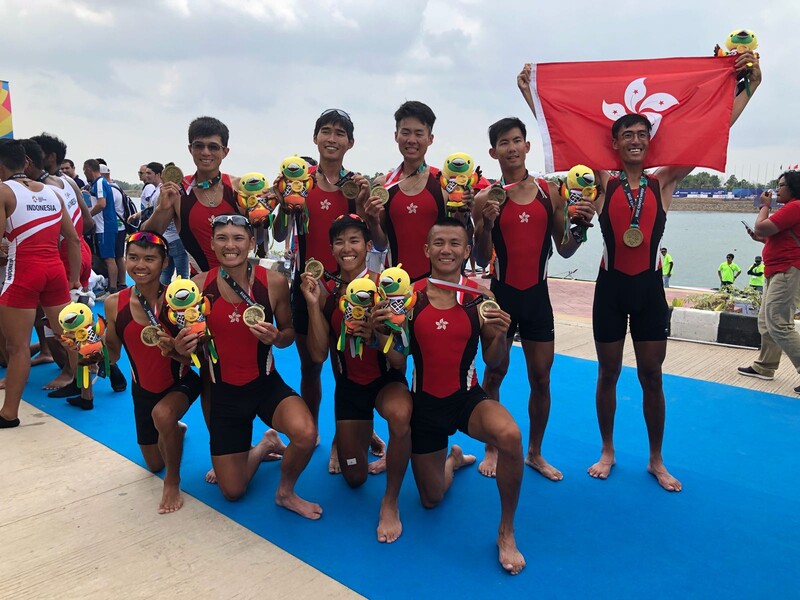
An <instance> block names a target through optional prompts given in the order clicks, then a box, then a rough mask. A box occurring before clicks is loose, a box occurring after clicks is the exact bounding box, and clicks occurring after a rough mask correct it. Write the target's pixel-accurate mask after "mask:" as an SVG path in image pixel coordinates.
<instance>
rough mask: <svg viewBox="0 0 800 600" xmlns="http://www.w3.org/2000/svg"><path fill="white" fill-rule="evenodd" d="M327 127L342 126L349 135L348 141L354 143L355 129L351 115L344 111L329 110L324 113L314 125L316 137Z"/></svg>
mask: <svg viewBox="0 0 800 600" xmlns="http://www.w3.org/2000/svg"><path fill="white" fill-rule="evenodd" d="M325 125H341V126H342V129H344V130H345V133H347V139H348V140H350V141H351V142H352V141H353V130H354V129H355V127H354V126H353V121H351V120H350V115H348V114H347V113H346V112H344V111H343V110H340V109H338V108H329V109H328V110H326V111H325V112H323V113H322V114H321V115H320V116H319V118H318V119H317V122H316V123H314V137H317V134H318V133H319V130H320V129H322V128H323V127H324V126H325Z"/></svg>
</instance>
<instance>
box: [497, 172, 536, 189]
mask: <svg viewBox="0 0 800 600" xmlns="http://www.w3.org/2000/svg"><path fill="white" fill-rule="evenodd" d="M528 177H530V173H528V169H525V177H523V178H522V179H520V180H519V181H516V182H514V183H509V184H508V185H506V180H505V179H503V178H502V177H501V178H500V185H501V186H502V188H503V189H504V190H506V191H508V190H510V189H511V188H513V187H516V186H518V185H519V184H520V183H522V182H523V181H525V180H526V179H527V178H528Z"/></svg>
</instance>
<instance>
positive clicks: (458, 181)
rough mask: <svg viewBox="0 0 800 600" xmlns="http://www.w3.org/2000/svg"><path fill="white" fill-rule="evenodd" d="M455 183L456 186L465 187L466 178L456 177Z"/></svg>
mask: <svg viewBox="0 0 800 600" xmlns="http://www.w3.org/2000/svg"><path fill="white" fill-rule="evenodd" d="M456 183H457V184H458V185H467V176H466V175H456Z"/></svg>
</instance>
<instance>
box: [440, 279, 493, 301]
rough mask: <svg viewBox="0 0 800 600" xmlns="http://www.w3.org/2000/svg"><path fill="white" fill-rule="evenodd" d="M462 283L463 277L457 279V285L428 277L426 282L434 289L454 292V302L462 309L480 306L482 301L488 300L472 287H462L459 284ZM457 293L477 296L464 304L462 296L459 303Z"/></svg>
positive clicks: (487, 297)
mask: <svg viewBox="0 0 800 600" xmlns="http://www.w3.org/2000/svg"><path fill="white" fill-rule="evenodd" d="M463 281H464V277H463V276H461V277H459V283H453V282H452V281H445V280H444V279H436V278H434V277H428V282H429V283H432V284H433V285H435V286H436V287H438V288H440V289H443V290H449V291H451V292H456V301H457V302H458V303H459V304H461V305H462V306H463V307H464V308H469V307H471V306H475V305H476V304H480V303H481V302H483V301H484V300H488V299H489V296H487V295H486V294H483V293H482V292H481V291H480V290H478V289H476V288H473V287H469V286H466V285H463V283H461V282H463ZM459 292H465V293H467V294H472V295H473V296H477V298H475V299H473V300H470V301H469V302H466V303H465V302H464V301H463V300H464V297H463V295H462V297H461V299H460V301H459V298H458V294H459Z"/></svg>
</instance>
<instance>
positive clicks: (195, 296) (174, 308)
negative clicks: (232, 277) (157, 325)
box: [166, 276, 219, 369]
mask: <svg viewBox="0 0 800 600" xmlns="http://www.w3.org/2000/svg"><path fill="white" fill-rule="evenodd" d="M166 299H167V306H168V307H169V308H168V310H167V317H168V318H169V322H170V323H172V324H173V325H177V326H178V327H180V328H181V329H189V330H190V333H196V334H198V336H199V337H198V347H199V344H204V343H205V345H206V347H207V348H208V355H209V356H210V357H211V362H214V363H215V362H217V359H218V358H219V357H218V356H217V349H216V347H215V346H214V340H213V339H212V337H211V332H210V331H209V330H208V323H207V321H206V316H207V315H208V314H209V313H210V312H211V303H210V302H209V301H208V300H207V299H206V298H205V296H203V295H202V294H200V290H199V289H198V288H197V286H196V285H195V283H194V282H193V281H192V280H191V279H183V278H182V277H180V276H178V277H177V278H176V279H175V280H174V281H173V282H172V283H170V284H169V285H168V286H167V298H166ZM192 363H194V366H195V367H197V368H198V369H199V368H200V359H199V358H198V357H197V354H196V353H194V352H192Z"/></svg>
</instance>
